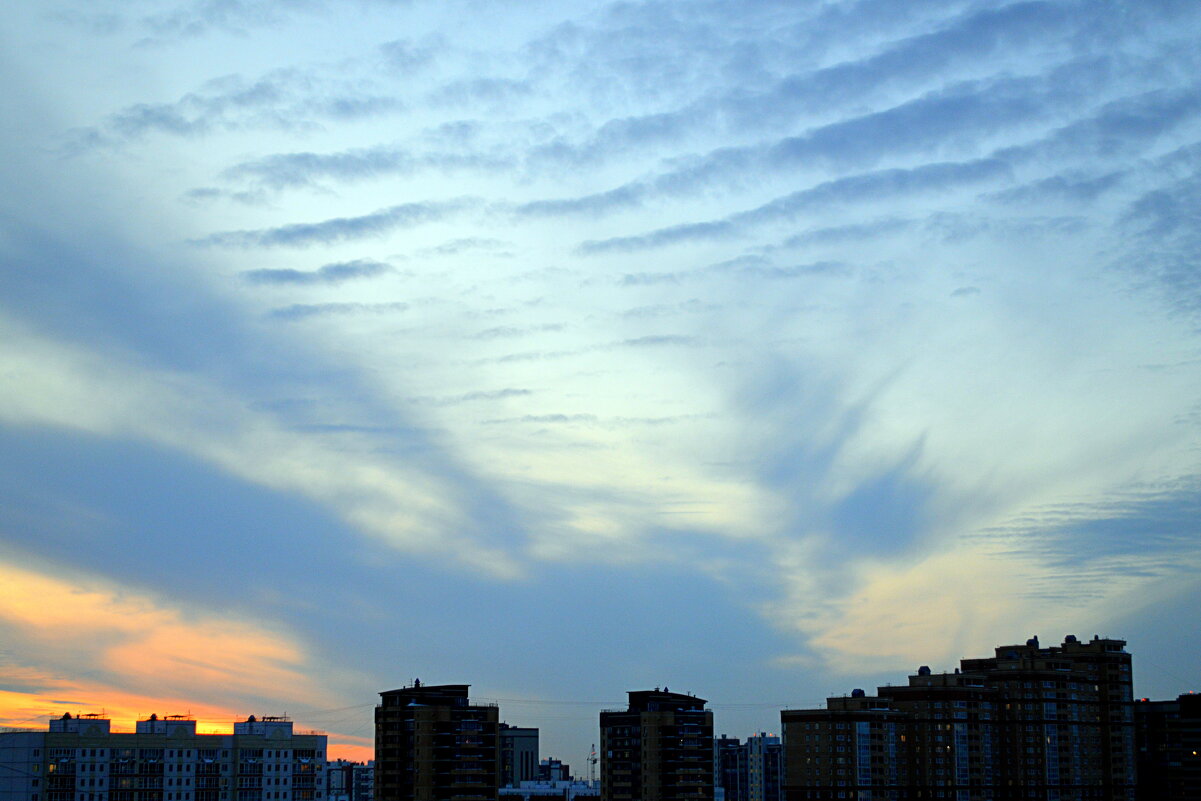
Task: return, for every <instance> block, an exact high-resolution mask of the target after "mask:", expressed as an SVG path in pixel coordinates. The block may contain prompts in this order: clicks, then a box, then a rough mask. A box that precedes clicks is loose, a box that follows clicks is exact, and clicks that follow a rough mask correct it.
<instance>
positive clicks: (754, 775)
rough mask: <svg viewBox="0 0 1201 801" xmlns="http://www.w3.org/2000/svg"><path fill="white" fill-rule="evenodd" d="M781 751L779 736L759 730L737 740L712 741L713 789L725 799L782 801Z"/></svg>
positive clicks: (717, 739)
mask: <svg viewBox="0 0 1201 801" xmlns="http://www.w3.org/2000/svg"><path fill="white" fill-rule="evenodd" d="M783 768H784V750H783V746H782V745H781V743H780V738H779V737H778V736H776V735H774V734H767V733H766V732H760V733H758V734H753V735H751V736H750V737H748V738H746V742H745V743H744V742H740V741H739V740H738V738H736V737H735V738H731V737H726V736H725V735H724V734H723V735H722V736H721V737H717V738H715V739H714V740H713V782H714V790H715V791H716V792H720V794H721V795H722V797H723V798H724V801H783V798H784V785H783V773H784V769H783Z"/></svg>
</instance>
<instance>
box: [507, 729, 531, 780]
mask: <svg viewBox="0 0 1201 801" xmlns="http://www.w3.org/2000/svg"><path fill="white" fill-rule="evenodd" d="M537 778H538V730H537V729H532V728H522V727H519V726H510V725H509V724H508V723H502V724H500V785H501V787H516V786H517V785H518V784H520V783H521V782H528V781H533V780H534V779H537Z"/></svg>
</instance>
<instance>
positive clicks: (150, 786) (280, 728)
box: [0, 715, 326, 801]
mask: <svg viewBox="0 0 1201 801" xmlns="http://www.w3.org/2000/svg"><path fill="white" fill-rule="evenodd" d="M325 751H326V737H325V735H324V734H296V733H294V732H293V730H292V721H290V720H288V719H287V718H283V717H265V718H255V717H254V716H251V717H250V718H248V719H247V720H245V721H238V722H237V723H235V724H234V731H233V733H232V734H197V733H196V721H194V720H191V719H190V718H188V717H186V716H182V715H170V716H167V717H165V718H161V719H160V718H159V717H158V716H157V715H151V716H150V717H149V718H148V719H146V720H139V721H137V724H136V731H135V732H132V733H127V732H112V731H111V724H110V721H109V720H108V718H105V717H103V716H100V715H80V716H78V717H71V716H70V715H64V716H63V717H62V718H58V719H55V720H51V721H50V726H49V731H45V732H35V731H19V732H5V733H3V734H0V799H2V800H3V801H266V800H267V799H276V798H279V799H288V801H324V799H325V798H326V783H325Z"/></svg>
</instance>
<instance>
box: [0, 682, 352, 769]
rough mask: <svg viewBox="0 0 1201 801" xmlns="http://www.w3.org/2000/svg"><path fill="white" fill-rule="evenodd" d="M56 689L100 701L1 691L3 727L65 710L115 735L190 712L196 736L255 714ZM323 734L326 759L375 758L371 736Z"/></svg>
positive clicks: (92, 688)
mask: <svg viewBox="0 0 1201 801" xmlns="http://www.w3.org/2000/svg"><path fill="white" fill-rule="evenodd" d="M56 689H58V690H61V691H62V693H61V694H63V695H85V696H88V697H90V698H94V699H97V700H96V701H94V702H93V703H87V704H84V703H80V704H69V703H65V702H64V701H62V700H60V699H57V698H53V697H51V696H49V695H45V694H43V693H21V692H13V691H11V690H0V726H6V727H12V728H22V729H31V730H35V731H45V730H46V728H47V726H48V724H49V722H50V721H51V720H52V719H57V718H61V717H62V716H63V713H69V714H70V715H71V716H72V717H75V716H77V715H81V714H99V715H101V716H102V717H104V718H107V719H108V720H109V721H110V726H111V730H112V731H113V732H114V733H119V732H132V731H134V729H135V724H136V722H137V721H139V720H146V719H147V718H149V717H150V715H152V714H157V715H158V716H159V717H160V718H162V717H165V716H166V715H186V716H187V717H188V718H189V719H190V720H195V721H196V733H197V734H229V733H231V732H232V731H233V727H234V723H235V722H236V721H240V720H245V719H246V718H247V716H248V714H254V713H241V712H235V711H233V710H230V709H223V708H221V707H216V706H207V705H197V704H194V703H191V702H188V701H181V700H179V699H177V698H152V697H149V696H143V695H135V694H131V693H121V692H118V691H114V690H112V689H111V688H101V687H99V686H98V685H89V684H82V683H80V684H77V683H74V682H62V683H61V685H60V686H59V687H58V688H56ZM55 694H56V695H57V694H59V693H55ZM260 712H261V710H260ZM294 725H295V728H296V732H297V733H302V732H308V731H310V730H313V729H312V727H309V726H306V725H305V724H304V722H303V721H295V722H294ZM319 733H321V734H325V735H326V736H327V737H328V738H329V745H328V753H327V754H326V758H327V759H331V760H333V759H347V760H350V761H352V762H366V761H368V760H371V759H375V745H374V741H373V740H372V739H371V738H368V737H356V736H354V735H343V734H338V733H337V732H324V731H321V732H319Z"/></svg>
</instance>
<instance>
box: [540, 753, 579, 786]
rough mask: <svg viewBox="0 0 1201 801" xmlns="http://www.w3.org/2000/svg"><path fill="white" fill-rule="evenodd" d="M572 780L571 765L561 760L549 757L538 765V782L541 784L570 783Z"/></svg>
mask: <svg viewBox="0 0 1201 801" xmlns="http://www.w3.org/2000/svg"><path fill="white" fill-rule="evenodd" d="M571 779H572V776H571V765H568V764H567V763H565V762H564V761H563V760H561V759H555V758H554V757H548V758H547V759H544V760H542V761H541V762H539V763H538V781H540V782H569V781H571Z"/></svg>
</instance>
